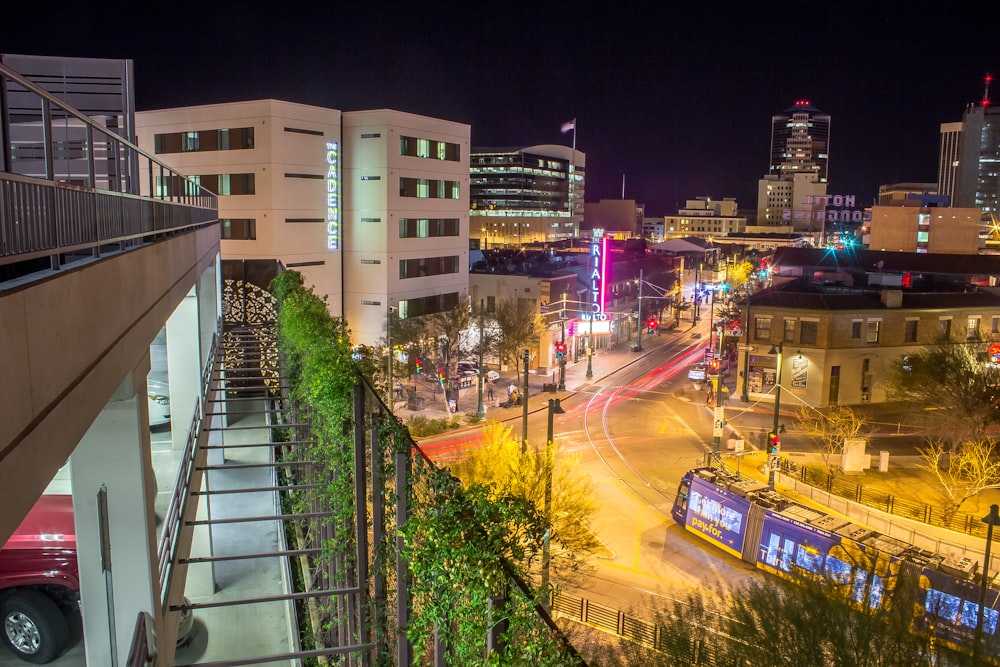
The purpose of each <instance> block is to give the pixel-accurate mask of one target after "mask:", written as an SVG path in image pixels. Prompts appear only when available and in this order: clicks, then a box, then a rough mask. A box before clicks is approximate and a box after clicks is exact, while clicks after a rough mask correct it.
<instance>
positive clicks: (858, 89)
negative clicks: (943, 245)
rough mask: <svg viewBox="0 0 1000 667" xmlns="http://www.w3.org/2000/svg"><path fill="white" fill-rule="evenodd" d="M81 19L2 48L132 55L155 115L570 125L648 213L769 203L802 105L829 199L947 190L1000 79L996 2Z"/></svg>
mask: <svg viewBox="0 0 1000 667" xmlns="http://www.w3.org/2000/svg"><path fill="white" fill-rule="evenodd" d="M76 7H77V8H76V9H74V5H65V7H64V8H63V10H62V11H53V9H52V7H51V6H49V5H46V6H30V7H25V6H22V7H18V8H17V9H16V10H14V12H13V13H14V14H15V18H16V20H17V21H19V22H21V24H22V25H23V28H22V29H19V30H17V31H13V34H11V35H10V36H9V37H8V38H5V44H4V46H3V47H2V50H3V51H4V52H7V53H22V54H32V55H52V56H75V57H97V58H130V59H132V60H134V61H135V72H136V83H135V85H136V104H137V108H138V109H139V110H149V109H159V108H167V107H174V106H190V105H198V104H207V103H215V102H227V101H237V100H250V99H260V98H275V99H281V100H287V101H291V102H300V103H303V104H311V105H315V106H322V107H329V108H335V109H340V110H344V111H349V110H357V109H377V108H391V109H396V110H400V111H406V112H410V113H417V114H423V115H428V116H434V117H439V118H443V119H447V120H451V121H458V122H462V123H467V124H469V125H471V128H472V146H471V148H472V149H478V148H495V147H515V146H530V145H536V144H546V143H551V144H563V145H568V144H569V143H570V142H571V140H572V137H571V136H570V135H568V134H563V133H561V132H560V127H561V126H562V124H563V123H564V122H566V121H568V120H571V119H573V118H575V119H576V122H577V148H578V149H579V150H581V151H583V152H585V153H586V154H587V167H588V168H587V199H588V201H598V200H599V199H615V198H619V197H621V195H622V185H623V181H624V195H625V197H626V198H628V199H635V200H637V201H638V202H640V203H643V204H645V205H646V213H647V215H650V216H660V215H665V214H672V213H675V212H676V209H677V208H678V207H680V206H683V204H684V202H685V200H687V199H691V198H695V197H701V196H710V197H713V198H722V197H734V198H736V199H737V200H738V202H739V205H740V208H742V209H752V208H754V207H755V206H756V189H757V180H758V179H760V178H762V177H763V176H764V175H765V174H766V173H767V170H768V157H769V155H768V150H769V143H770V122H771V117H772V116H773V115H775V114H778V113H780V112H782V111H783V110H784V109H787V108H788V107H789V106H791V104H792V103H793V102H794V101H795V100H797V99H808V100H810V101H811V103H812V104H813V105H814V106H815V107H816V108H818V109H820V110H821V111H822V112H824V113H826V114H829V115H830V117H831V142H830V165H829V169H830V184H829V192H830V193H831V194H851V195H855V196H856V197H857V200H858V203H859V205H860V204H865V205H868V204H870V203H871V202H872V200H873V199H874V197H875V195H876V193H877V189H878V186H879V185H881V184H883V183H893V182H904V181H905V182H914V181H915V182H934V181H936V179H937V158H938V150H939V136H940V135H939V127H940V124H941V123H944V122H954V121H958V120H961V118H962V113H963V111H964V109H965V107H966V105H967V104H970V103H975V102H978V101H979V100H980V99H981V98H982V95H983V77H984V76H985V75H986V74H987V73H995V72H996V70H1000V67H997V62H998V61H1000V58H998V57H997V55H996V54H995V53H994V52H991V49H990V39H991V38H990V36H989V30H990V27H991V26H992V25H995V23H996V19H997V18H998V17H1000V10H997V9H995V8H989V9H984V10H983V11H981V12H978V13H976V14H972V13H968V12H967V13H964V14H962V13H961V12H952V13H948V14H944V13H934V12H931V11H925V10H910V9H908V10H907V12H906V14H905V15H897V14H896V13H895V12H894V11H893V10H892V9H889V8H886V9H882V8H878V7H876V8H865V10H864V13H859V14H854V13H852V12H850V11H848V9H847V8H846V7H838V8H837V9H832V8H828V7H820V8H814V7H810V8H809V9H808V10H807V9H802V8H789V9H785V10H784V11H781V12H779V11H777V10H776V9H773V10H771V9H768V8H764V9H762V8H760V7H753V8H746V7H737V8H734V9H732V10H729V11H723V10H720V9H718V8H715V9H712V8H697V7H686V6H685V7H672V6H665V7H658V8H655V9H644V10H639V9H637V8H633V7H632V6H629V5H626V6H624V7H616V8H614V9H613V10H611V9H607V8H605V9H601V10H583V9H579V10H576V11H570V8H569V7H567V6H566V5H564V4H559V5H555V4H547V3H541V4H538V3H536V4H530V5H529V4H520V5H519V4H516V3H515V4H513V5H511V4H508V5H505V6H504V7H503V8H494V7H486V8H476V9H475V10H474V11H471V12H470V11H468V8H467V7H465V8H462V7H461V6H459V5H448V4H444V5H442V4H436V5H433V6H428V7H426V8H424V9H423V10H421V9H420V7H414V6H413V5H407V6H406V7H407V8H406V9H405V10H401V9H398V8H396V7H394V6H383V7H370V6H365V7H360V6H349V5H348V6H330V5H324V4H321V3H305V4H301V5H298V6H297V7H295V8H294V9H295V10H297V11H291V10H290V9H287V10H286V9H285V8H283V9H280V10H276V9H264V5H263V4H260V5H257V4H255V3H243V4H240V5H235V4H233V5H228V4H225V3H222V4H214V5H212V6H204V7H199V8H198V11H197V12H196V13H193V14H190V15H188V14H184V13H180V14H177V15H176V16H172V15H170V14H164V15H162V16H156V15H147V14H143V13H128V14H127V16H126V17H125V18H120V19H119V18H113V17H114V16H115V15H114V14H110V15H107V14H101V15H94V14H93V13H88V12H86V11H84V10H83V9H82V7H79V6H76ZM921 12H923V13H921ZM957 14H961V15H957ZM31 26H36V29H31ZM998 92H1000V91H993V95H992V97H994V98H996V97H998Z"/></svg>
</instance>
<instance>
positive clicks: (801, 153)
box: [769, 100, 830, 183]
mask: <svg viewBox="0 0 1000 667" xmlns="http://www.w3.org/2000/svg"><path fill="white" fill-rule="evenodd" d="M829 150H830V116H829V115H828V114H825V113H823V112H822V111H820V110H819V109H817V108H816V107H814V106H812V105H811V104H810V103H809V101H808V100H796V102H795V104H793V105H792V106H791V107H789V108H788V109H785V111H784V112H783V113H780V114H778V115H776V116H772V117H771V164H770V171H769V173H771V174H773V175H776V176H780V177H788V178H791V177H792V176H793V175H794V174H797V173H802V172H803V171H814V172H816V174H817V176H818V178H817V180H818V182H820V183H826V182H827V163H828V161H829Z"/></svg>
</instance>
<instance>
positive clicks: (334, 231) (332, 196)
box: [326, 141, 340, 250]
mask: <svg viewBox="0 0 1000 667" xmlns="http://www.w3.org/2000/svg"><path fill="white" fill-rule="evenodd" d="M339 248H340V147H339V146H338V145H337V142H336V141H328V142H326V249H327V250H338V249H339Z"/></svg>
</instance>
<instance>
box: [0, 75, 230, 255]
mask: <svg viewBox="0 0 1000 667" xmlns="http://www.w3.org/2000/svg"><path fill="white" fill-rule="evenodd" d="M12 93H16V96H17V107H16V108H14V109H12V108H11V105H10V104H9V99H8V98H10V97H11V94H12ZM32 102H34V103H36V104H32ZM178 184H182V187H180V188H176V187H175V186H177V185H178ZM172 189H178V190H180V191H177V192H174V191H172ZM217 219H218V211H217V198H216V196H215V194H213V193H212V192H210V191H208V190H206V189H205V188H202V187H201V186H200V185H199V184H197V183H195V182H194V181H193V180H190V179H187V178H186V177H185V176H183V175H182V174H180V173H178V172H176V171H174V170H173V169H171V168H170V167H168V166H167V165H166V164H164V163H162V162H160V161H159V160H157V159H156V158H155V157H153V156H152V155H150V154H149V153H147V152H145V151H143V150H142V149H141V148H139V147H138V146H137V145H135V144H134V143H132V142H131V141H129V140H128V139H125V138H123V137H122V136H120V135H119V134H117V133H116V131H115V130H114V128H109V127H106V126H105V125H102V124H101V123H100V122H98V121H97V120H96V119H95V118H91V117H89V116H87V115H85V114H83V113H81V112H80V111H77V110H76V109H74V108H72V107H70V106H69V105H67V104H66V103H65V102H64V101H62V100H60V99H59V98H58V97H56V96H55V95H53V94H51V93H49V92H48V91H46V90H45V89H44V88H42V87H41V86H38V85H37V84H35V83H33V82H31V81H30V80H28V79H26V78H25V77H23V76H21V75H20V74H18V73H17V72H15V71H14V70H12V69H10V67H8V66H7V65H4V64H2V63H0V266H3V265H9V264H14V263H18V262H26V261H30V260H37V259H39V258H44V257H49V258H50V260H51V261H50V267H51V268H52V269H58V268H59V267H60V266H61V265H63V264H64V263H66V262H67V261H72V259H74V256H76V257H81V258H83V257H97V256H100V255H101V254H102V253H106V252H108V251H115V250H125V249H128V248H130V247H134V246H138V245H141V244H142V243H143V242H144V240H146V239H148V238H155V237H156V236H158V235H162V234H164V233H166V232H175V231H179V230H183V229H187V228H192V227H197V226H200V225H204V224H206V223H209V222H213V221H215V220H217ZM67 256H69V257H67ZM36 270H37V269H36Z"/></svg>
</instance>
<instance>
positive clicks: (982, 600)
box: [549, 417, 1000, 665]
mask: <svg viewBox="0 0 1000 667" xmlns="http://www.w3.org/2000/svg"><path fill="white" fill-rule="evenodd" d="M549 422H550V423H551V422H552V418H551V417H549ZM997 510H1000V506H998V505H990V513H989V514H987V515H986V516H984V517H983V519H982V521H983V523H985V524H986V553H985V554H983V573H982V581H981V582H980V584H979V613H978V614H976V639H975V643H974V644H973V645H972V664H973V665H978V664H979V656H980V655H981V653H980V647H979V645H980V644H981V643H982V641H983V607H985V606H986V588H987V587H988V586H989V585H990V544H991V543H992V542H993V526H1000V514H998V513H997Z"/></svg>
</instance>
